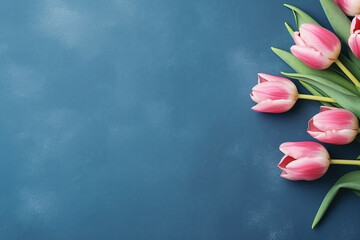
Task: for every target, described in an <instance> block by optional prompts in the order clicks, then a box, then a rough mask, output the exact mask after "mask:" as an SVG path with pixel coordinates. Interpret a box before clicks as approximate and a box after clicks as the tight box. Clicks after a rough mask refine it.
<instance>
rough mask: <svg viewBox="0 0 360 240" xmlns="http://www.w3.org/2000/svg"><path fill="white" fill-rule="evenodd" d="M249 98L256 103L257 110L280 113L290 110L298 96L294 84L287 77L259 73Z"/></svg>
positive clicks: (255, 108) (255, 109) (254, 108)
mask: <svg viewBox="0 0 360 240" xmlns="http://www.w3.org/2000/svg"><path fill="white" fill-rule="evenodd" d="M250 97H251V99H252V100H253V101H254V102H256V103H257V105H255V106H254V107H252V108H251V109H253V110H254V111H257V112H267V113H282V112H286V111H288V110H290V109H291V108H292V107H293V106H294V104H295V102H296V100H297V97H298V91H297V88H296V86H295V84H294V83H293V82H292V81H290V80H289V79H286V78H283V77H278V76H273V75H269V74H264V73H259V74H258V84H257V85H256V86H255V87H253V89H252V92H251V94H250Z"/></svg>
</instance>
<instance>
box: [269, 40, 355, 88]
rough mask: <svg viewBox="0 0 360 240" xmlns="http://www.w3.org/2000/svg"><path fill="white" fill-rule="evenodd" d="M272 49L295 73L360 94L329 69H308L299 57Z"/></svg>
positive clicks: (349, 83) (344, 79) (350, 84)
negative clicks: (319, 78)
mask: <svg viewBox="0 0 360 240" xmlns="http://www.w3.org/2000/svg"><path fill="white" fill-rule="evenodd" d="M271 49H272V50H273V52H274V53H275V54H276V55H277V56H278V57H280V58H281V59H282V60H283V61H284V62H286V63H287V64H288V65H289V66H290V67H291V68H292V69H293V70H294V71H296V72H298V73H304V74H309V75H313V76H318V77H322V78H325V79H328V80H329V82H331V81H332V82H335V83H337V84H338V85H341V86H343V87H344V88H346V89H348V90H349V91H351V92H352V93H354V94H359V92H358V91H357V89H356V87H355V86H354V85H353V84H352V83H351V82H349V81H348V80H347V79H346V78H344V77H343V76H341V75H340V74H338V73H336V72H333V71H330V70H328V69H325V70H316V69H313V68H311V67H308V66H307V65H306V64H305V63H303V62H302V61H301V60H299V59H298V58H297V57H295V56H294V55H292V54H291V53H289V52H287V51H284V50H281V49H278V48H274V47H272V48H271Z"/></svg>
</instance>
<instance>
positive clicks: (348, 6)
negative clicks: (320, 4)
mask: <svg viewBox="0 0 360 240" xmlns="http://www.w3.org/2000/svg"><path fill="white" fill-rule="evenodd" d="M334 2H335V3H336V4H337V5H338V6H339V7H340V8H341V10H342V11H343V12H344V13H345V14H346V15H348V16H355V15H356V14H358V13H360V2H359V1H358V0H334Z"/></svg>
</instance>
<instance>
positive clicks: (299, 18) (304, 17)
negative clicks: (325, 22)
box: [284, 4, 320, 29]
mask: <svg viewBox="0 0 360 240" xmlns="http://www.w3.org/2000/svg"><path fill="white" fill-rule="evenodd" d="M284 6H285V7H287V8H289V9H291V10H292V12H293V14H294V18H295V22H296V25H297V28H298V29H299V28H300V26H301V25H302V24H304V23H312V24H316V25H320V24H319V23H318V22H317V21H315V20H314V19H313V18H312V17H310V15H309V14H307V13H306V12H304V11H303V10H301V9H299V8H297V7H295V6H293V5H290V4H284Z"/></svg>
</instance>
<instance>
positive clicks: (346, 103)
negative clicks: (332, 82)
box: [299, 77, 360, 118]
mask: <svg viewBox="0 0 360 240" xmlns="http://www.w3.org/2000/svg"><path fill="white" fill-rule="evenodd" d="M299 80H302V81H304V82H306V83H308V84H310V85H311V86H313V87H316V88H319V89H321V90H322V91H323V92H324V93H325V94H326V95H328V96H329V97H331V98H332V99H334V100H335V101H336V103H338V104H339V105H340V106H341V107H343V108H345V109H348V110H349V111H351V112H352V113H354V114H355V115H356V116H357V117H358V118H360V97H359V96H356V95H353V94H346V93H344V90H345V89H344V88H342V89H341V91H339V89H340V88H336V89H334V88H332V87H329V86H327V85H325V84H323V83H320V82H319V81H314V79H309V78H301V77H299ZM323 80H325V81H326V79H323Z"/></svg>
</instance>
